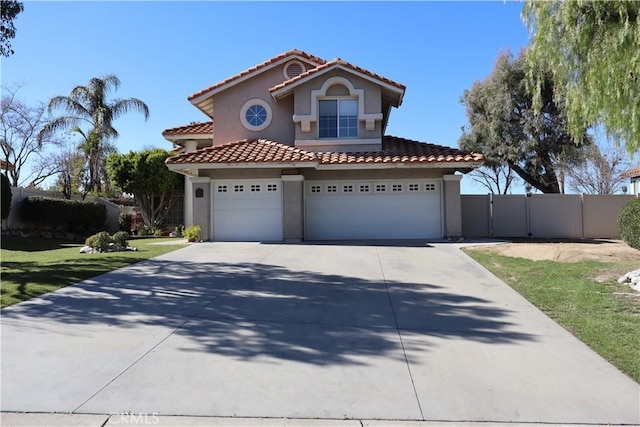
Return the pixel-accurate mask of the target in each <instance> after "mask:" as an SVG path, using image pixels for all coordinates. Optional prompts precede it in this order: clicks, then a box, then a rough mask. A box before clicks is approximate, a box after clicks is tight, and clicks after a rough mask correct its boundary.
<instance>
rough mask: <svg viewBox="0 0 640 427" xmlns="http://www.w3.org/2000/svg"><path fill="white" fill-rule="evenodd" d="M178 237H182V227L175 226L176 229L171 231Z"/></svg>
mask: <svg viewBox="0 0 640 427" xmlns="http://www.w3.org/2000/svg"><path fill="white" fill-rule="evenodd" d="M173 231H175V232H176V233H178V235H179V236H182V232H183V231H184V225H182V224H180V225H176V228H174V229H173Z"/></svg>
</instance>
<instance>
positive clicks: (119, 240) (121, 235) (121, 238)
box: [111, 231, 129, 248]
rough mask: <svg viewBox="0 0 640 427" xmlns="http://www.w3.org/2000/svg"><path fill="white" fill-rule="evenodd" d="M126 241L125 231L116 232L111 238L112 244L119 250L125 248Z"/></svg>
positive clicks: (127, 234) (127, 236) (127, 235)
mask: <svg viewBox="0 0 640 427" xmlns="http://www.w3.org/2000/svg"><path fill="white" fill-rule="evenodd" d="M127 239H129V233H127V232H126V231H118V232H117V233H116V234H114V235H113V236H112V237H111V240H113V243H114V244H115V245H116V246H117V247H119V248H126V247H127V243H128V242H127Z"/></svg>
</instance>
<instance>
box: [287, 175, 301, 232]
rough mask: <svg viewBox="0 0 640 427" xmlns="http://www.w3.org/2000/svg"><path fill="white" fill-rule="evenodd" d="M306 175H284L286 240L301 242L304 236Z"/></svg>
mask: <svg viewBox="0 0 640 427" xmlns="http://www.w3.org/2000/svg"><path fill="white" fill-rule="evenodd" d="M303 180H304V177H303V176H302V175H285V176H283V177H282V181H283V182H282V231H283V235H284V241H285V242H299V241H301V240H302V239H303V238H304V190H303V186H304V181H303Z"/></svg>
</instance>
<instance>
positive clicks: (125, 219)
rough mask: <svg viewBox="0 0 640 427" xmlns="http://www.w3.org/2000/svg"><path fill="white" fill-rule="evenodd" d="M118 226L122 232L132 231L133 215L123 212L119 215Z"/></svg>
mask: <svg viewBox="0 0 640 427" xmlns="http://www.w3.org/2000/svg"><path fill="white" fill-rule="evenodd" d="M118 226H120V231H126V232H127V233H129V232H130V231H131V214H128V213H124V212H123V213H121V214H120V215H118Z"/></svg>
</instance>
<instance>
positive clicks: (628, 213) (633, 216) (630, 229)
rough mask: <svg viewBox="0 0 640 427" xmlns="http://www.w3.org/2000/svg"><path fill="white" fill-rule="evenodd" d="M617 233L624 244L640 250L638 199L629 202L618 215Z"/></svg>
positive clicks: (639, 204) (639, 202) (639, 207)
mask: <svg viewBox="0 0 640 427" xmlns="http://www.w3.org/2000/svg"><path fill="white" fill-rule="evenodd" d="M618 231H619V232H620V237H622V240H624V242H625V243H626V244H627V245H629V246H631V247H632V248H634V249H638V250H640V198H637V197H636V198H635V199H632V200H629V201H628V202H627V204H626V205H624V206H623V207H622V209H621V210H620V215H618Z"/></svg>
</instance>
